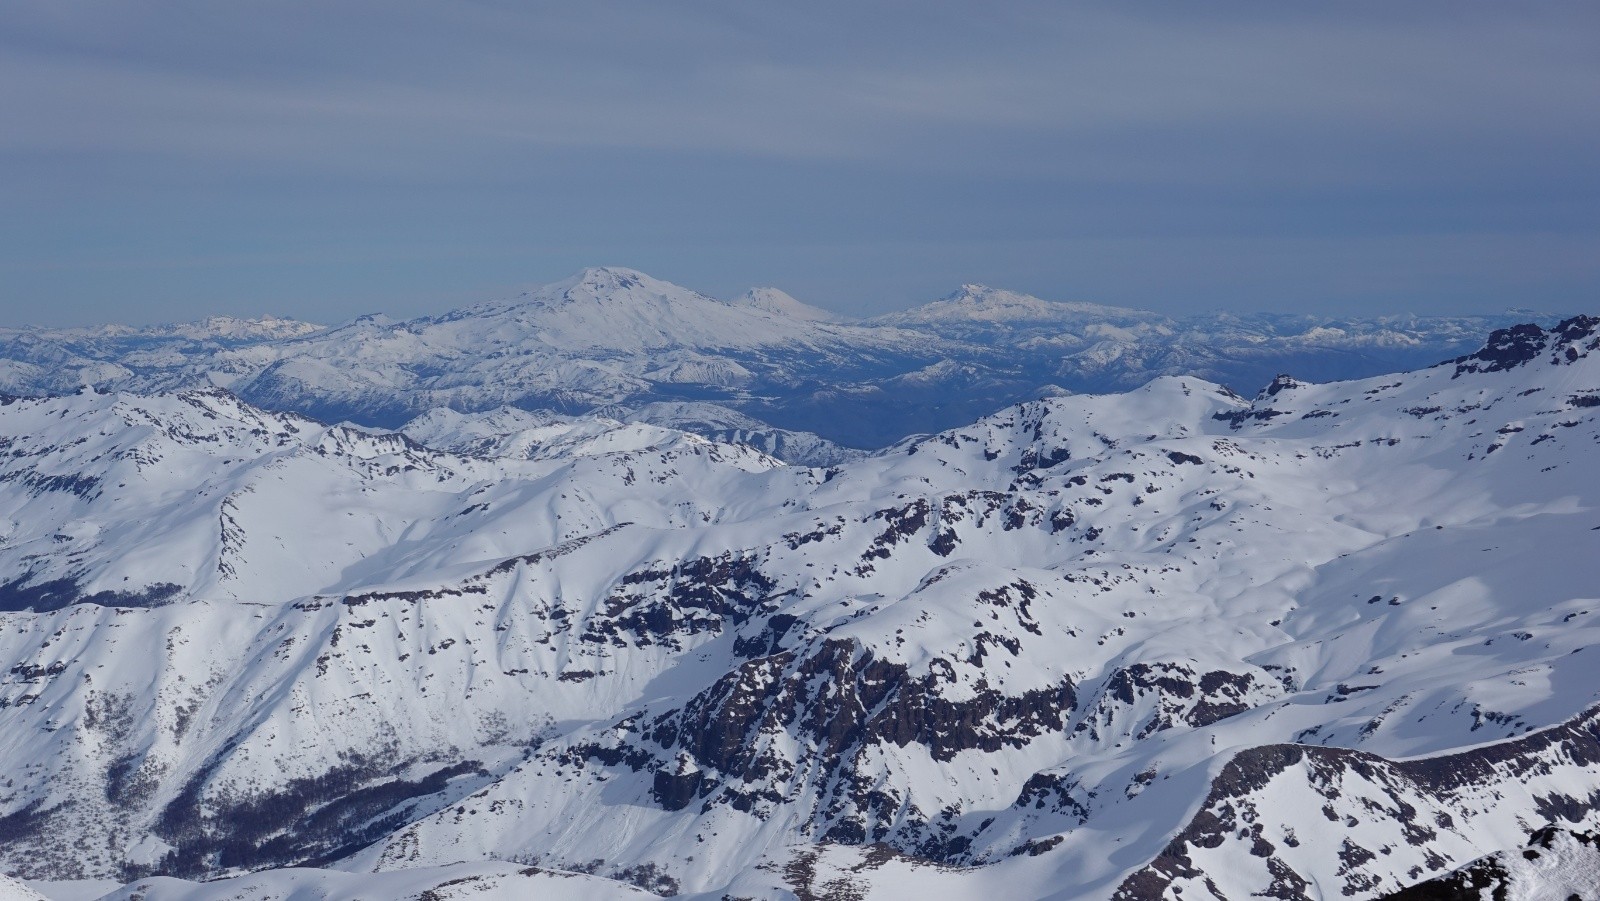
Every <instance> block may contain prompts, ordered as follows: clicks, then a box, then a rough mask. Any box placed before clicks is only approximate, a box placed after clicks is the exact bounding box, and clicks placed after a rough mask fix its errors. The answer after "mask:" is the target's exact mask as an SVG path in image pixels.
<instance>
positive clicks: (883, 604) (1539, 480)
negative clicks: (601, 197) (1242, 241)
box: [0, 276, 1600, 901]
mask: <svg viewBox="0 0 1600 901" xmlns="http://www.w3.org/2000/svg"><path fill="white" fill-rule="evenodd" d="M630 277H631V276H630ZM581 287H582V285H578V284H575V285H572V286H569V287H568V288H566V289H563V290H564V291H576V290H578V289H579V288H581ZM647 287H648V286H647ZM651 290H655V289H654V288H651ZM551 302H552V303H553V302H554V301H551ZM676 302H677V301H675V300H672V299H670V298H669V299H663V300H661V303H663V304H668V305H670V304H672V303H676ZM708 302H709V301H708ZM724 306H725V307H726V308H727V309H728V311H729V312H728V315H729V316H735V315H738V316H743V315H756V314H760V315H763V316H766V315H772V314H770V312H769V308H778V309H780V310H781V309H783V308H784V305H783V304H781V303H778V302H776V301H774V300H773V298H771V297H768V298H766V301H765V302H763V303H762V304H751V305H749V310H746V309H743V308H738V307H734V306H732V305H724ZM1001 306H1003V307H1005V308H1009V307H1010V306H1016V305H1015V304H1009V302H1008V304H1007V305H1001ZM1021 307H1022V308H1023V309H1024V311H1026V310H1027V309H1031V307H1030V306H1029V305H1027V304H1021ZM507 309H508V311H509V312H507V314H506V315H507V316H512V317H515V316H516V315H520V314H519V313H517V312H516V311H515V310H511V308H509V307H508V308H507ZM751 310H753V311H755V312H750V311H751ZM1089 312H1091V313H1093V314H1095V315H1099V312H1098V311H1089ZM1002 313H1003V310H1002V311H1001V312H997V313H996V314H995V317H996V318H1002ZM530 315H531V314H530ZM541 315H543V314H541ZM1028 315H1033V314H1032V313H1029V314H1028ZM796 321H797V322H801V323H804V324H800V325H795V326H794V328H795V329H796V330H797V331H796V334H800V333H801V332H800V331H799V330H801V329H824V328H843V326H837V325H835V324H832V323H827V322H825V321H824V320H821V319H808V320H796ZM593 326H594V324H593V323H588V322H587V321H585V322H579V321H577V320H574V322H573V324H572V327H571V328H572V330H571V331H570V332H561V333H559V336H560V337H559V340H560V341H565V340H569V339H571V340H577V337H576V336H579V335H580V334H582V333H583V331H584V330H585V329H589V328H593ZM543 327H549V328H553V326H548V324H547V325H546V326H543ZM685 327H687V326H685ZM897 327H898V326H897ZM1118 327H1119V328H1123V327H1126V328H1130V329H1131V328H1135V327H1139V326H1138V323H1132V324H1128V325H1126V326H1118ZM351 328H373V329H378V328H380V327H379V326H375V325H358V326H352V327H351ZM381 328H382V329H385V330H388V331H385V332H384V333H383V334H384V335H385V336H386V337H383V338H382V340H381V341H380V342H378V343H379V344H383V345H384V346H387V345H386V344H384V342H391V341H394V342H400V341H404V340H406V339H405V338H404V337H403V336H402V335H401V334H400V333H397V332H394V331H393V330H392V329H391V327H390V326H382V327H381ZM449 328H451V324H450V322H449V321H447V320H438V321H436V322H434V323H433V324H432V325H430V326H429V327H428V328H427V329H421V330H419V331H418V332H416V333H414V334H412V340H414V341H415V342H416V343H417V347H422V346H424V345H427V342H429V341H432V340H433V339H432V338H431V337H430V335H433V334H435V333H434V332H432V331H430V329H444V330H448V329H449ZM326 334H327V333H318V335H324V336H325V335H326ZM805 334H821V333H820V332H805ZM318 335H312V336H310V337H309V338H289V339H286V340H288V341H291V342H294V341H307V340H319V339H318ZM679 337H680V338H681V337H682V336H679ZM375 340H377V339H375ZM553 340H555V339H553ZM674 340H678V339H674ZM797 340H798V339H797ZM557 343H559V341H557ZM1480 343H1481V341H1480ZM283 346H284V345H282V344H276V343H269V344H258V345H251V346H250V348H249V349H248V350H249V352H251V353H257V352H259V353H264V354H265V353H279V352H280V350H279V348H281V347H283ZM372 346H378V345H372ZM430 346H431V345H430ZM1597 351H1600V319H1593V318H1588V317H1577V318H1573V319H1569V320H1566V321H1564V322H1562V323H1561V324H1559V325H1557V326H1555V327H1554V328H1550V329H1544V328H1541V327H1539V326H1536V325H1526V326H1518V327H1515V328H1507V329H1503V330H1499V331H1496V332H1494V333H1493V334H1492V335H1491V336H1490V337H1489V340H1488V342H1487V343H1486V344H1483V345H1482V347H1481V348H1480V349H1479V350H1477V351H1475V352H1473V353H1471V354H1468V355H1465V356H1462V357H1460V358H1458V359H1454V360H1451V361H1450V362H1447V363H1443V364H1440V365H1436V366H1432V367H1429V368H1423V369H1418V370H1415V371H1411V372H1404V373H1400V374H1393V375H1383V376H1378V377H1374V378H1366V379H1360V380H1353V381H1342V382H1330V383H1325V384H1312V383H1309V382H1304V381H1299V380H1296V379H1294V378H1289V377H1279V378H1276V379H1273V380H1271V382H1270V384H1268V385H1267V387H1265V388H1264V389H1262V390H1261V391H1260V393H1259V394H1256V395H1255V396H1254V397H1249V398H1246V397H1241V396H1238V395H1236V394H1234V393H1233V392H1232V391H1230V390H1228V389H1226V388H1223V387H1221V386H1219V385H1217V384H1214V383H1212V382H1209V381H1206V380H1203V379H1201V378H1197V377H1192V376H1183V377H1160V378H1156V379H1154V380H1153V381H1150V382H1149V383H1148V384H1145V385H1144V386H1142V387H1140V388H1137V389H1136V390H1132V391H1129V392H1127V393H1122V394H1107V395H1070V396H1055V397H1048V398H1043V399H1038V400H1033V401H1029V402H1025V403H1021V404H1017V405H1013V406H1010V407H1007V408H1005V409H1001V410H1000V411H999V412H998V413H994V414H992V415H989V416H985V417H983V418H981V419H977V420H976V421H974V422H971V423H970V424H968V425H964V426H960V427H957V428H953V429H949V430H946V431H942V432H938V433H934V434H927V435H920V436H914V437H910V438H907V439H905V440H903V441H901V442H899V443H897V444H895V445H893V446H891V447H888V448H887V449H884V450H882V451H879V452H876V453H874V454H871V455H867V456H860V455H854V456H850V457H849V458H847V459H841V460H840V461H839V462H837V463H836V464H835V465H831V466H819V467H805V466H799V465H788V464H785V463H783V462H781V461H780V460H778V459H777V458H775V457H773V456H771V455H770V454H768V453H765V452H763V451H762V450H760V449H757V447H752V446H749V445H746V444H736V443H730V442H728V441H718V440H712V439H709V438H706V437H704V436H702V435H699V434H691V433H689V432H685V431H682V430H679V429H676V428H673V427H672V426H671V425H670V424H663V423H670V422H671V421H673V420H672V418H673V417H674V416H678V417H684V418H694V417H701V418H709V419H716V418H717V417H724V419H725V418H726V417H727V415H728V414H726V413H719V412H716V411H706V410H702V409H696V408H671V409H666V410H660V409H658V410H657V411H656V413H655V414H654V415H653V416H652V415H646V416H643V417H642V418H638V419H634V418H630V417H629V416H628V415H625V414H624V413H623V412H622V411H618V412H617V414H616V415H608V416H571V415H557V414H552V413H530V412H528V411H526V410H521V409H515V408H507V409H500V408H499V407H496V406H489V407H485V412H478V413H471V414H463V413H458V412H451V410H449V409H445V410H438V409H433V407H439V406H446V407H448V406H450V405H448V404H433V405H432V406H431V407H429V408H428V409H424V410H421V411H419V413H418V415H417V417H415V418H413V419H412V420H411V421H410V424H409V425H407V426H406V428H405V431H404V432H386V431H380V430H377V429H374V428H371V427H370V425H369V426H368V427H358V426H354V425H327V424H324V423H322V422H319V421H316V420H313V419H309V418H306V417H304V416H301V415H299V414H295V413H285V412H269V411H267V410H265V409H263V408H262V407H260V406H258V405H252V404H251V403H248V402H246V401H245V400H241V399H240V398H239V397H238V396H236V395H235V394H233V393H229V392H228V391H225V390H223V389H221V388H216V387H212V388H205V389H193V390H180V391H176V392H172V393H144V394H139V393H125V392H119V391H110V390H106V391H98V390H90V389H85V390H81V391H79V392H77V393H75V394H70V395H66V396H55V397H39V398H10V399H7V400H6V401H5V402H4V403H3V405H0V873H5V874H9V875H10V877H11V881H0V897H18V898H33V897H34V894H33V893H35V892H37V893H39V894H43V895H44V896H45V897H51V893H52V892H53V891H66V890H67V887H69V886H71V885H77V886H80V887H81V886H83V885H92V884H94V883H84V882H77V883H71V882H69V881H71V880H114V881H115V882H117V883H120V884H122V887H121V888H118V889H116V890H113V891H111V893H110V894H109V895H107V896H106V897H109V898H117V899H130V901H131V899H134V898H139V899H143V901H172V899H195V901H198V899H223V898H264V899H285V901H287V899H291V898H292V899H313V898H315V899H354V898H358V897H360V898H378V897H383V898H418V899H445V898H469V897H470V898H480V897H481V898H496V897H505V898H530V897H538V898H642V897H658V896H672V895H676V896H679V897H692V898H703V899H708V901H709V899H724V898H759V899H767V898H796V899H823V898H828V899H916V901H925V899H927V898H1052V899H1118V901H1134V899H1157V898H1162V899H1173V901H1176V899H1186V901H1198V899H1206V898H1215V899H1224V901H1243V899H1248V898H1253V897H1269V898H1279V899H1296V898H1314V899H1344V898H1352V899H1374V898H1383V897H1385V896H1387V895H1389V894H1391V893H1393V892H1396V891H1399V890H1401V889H1404V888H1406V887H1408V886H1414V885H1417V884H1419V883H1423V882H1426V881H1428V880H1432V879H1436V878H1438V877H1445V876H1448V875H1449V874H1451V873H1452V872H1454V871H1457V870H1459V869H1460V868H1463V867H1468V866H1472V865H1475V864H1474V862H1475V861H1479V859H1480V858H1483V857H1484V856H1485V855H1494V854H1507V855H1511V856H1514V857H1516V859H1517V860H1519V861H1520V860H1524V859H1525V858H1524V857H1523V856H1522V850H1523V849H1524V848H1526V847H1529V846H1528V843H1529V841H1530V837H1531V836H1533V837H1535V838H1537V836H1536V833H1538V832H1539V830H1542V829H1546V828H1547V827H1556V828H1557V829H1559V830H1560V831H1561V834H1562V835H1568V834H1570V835H1574V836H1577V835H1587V834H1589V833H1592V832H1594V831H1595V828H1596V826H1597V825H1600V678H1597V676H1600V587H1597V582H1596V579H1595V576H1594V561H1595V559H1597V553H1600V479H1597V478H1596V476H1595V474H1596V473H1597V472H1600V352H1597ZM508 352H509V351H508ZM283 359H284V360H288V359H289V358H287V357H285V358H283ZM294 359H296V360H298V361H299V362H297V363H295V364H294V365H296V366H302V367H310V366H313V365H314V362H313V361H312V360H311V358H308V357H297V358H294ZM285 365H287V364H285ZM315 365H320V364H315ZM747 368H748V367H747ZM298 371H300V372H305V371H307V370H305V369H300V370H298ZM323 373H324V374H325V375H327V378H328V379H333V380H337V378H341V377H342V376H338V374H337V373H336V372H335V371H334V370H332V369H326V370H323ZM279 378H280V382H279V383H280V384H288V381H287V378H288V377H287V374H285V373H284V372H282V371H281V368H280V370H279ZM440 378H444V376H440ZM503 400H510V399H509V398H503ZM514 406H515V405H513V407H514ZM629 412H631V411H629ZM727 421H730V422H731V421H732V420H727ZM813 437H814V436H813ZM1550 834H1552V835H1553V834H1554V833H1550ZM1551 842H1552V844H1551V845H1550V846H1548V847H1547V848H1546V851H1547V852H1548V854H1549V855H1550V856H1551V857H1552V859H1553V860H1556V859H1557V858H1558V860H1556V862H1561V861H1569V859H1570V860H1571V861H1579V863H1573V864H1572V866H1571V867H1568V868H1567V869H1566V870H1560V871H1559V872H1560V873H1567V872H1569V871H1573V867H1577V866H1580V865H1581V861H1580V860H1579V858H1580V857H1581V855H1580V854H1579V852H1578V851H1577V850H1575V847H1576V846H1573V847H1569V844H1571V843H1572V842H1577V843H1578V844H1581V845H1583V847H1585V848H1587V847H1588V843H1587V841H1580V840H1579V839H1576V838H1573V839H1571V840H1570V841H1568V839H1565V838H1563V839H1561V843H1556V841H1555V839H1551ZM1563 866H1565V864H1563ZM1547 869H1551V872H1556V869H1554V868H1547ZM1519 872H1520V871H1519ZM1529 872H1532V871H1531V870H1530V871H1529ZM1558 875H1559V874H1558ZM1535 876H1537V874H1535ZM1535 876H1527V877H1526V878H1525V879H1524V880H1523V881H1524V882H1526V881H1527V880H1528V879H1533V878H1535ZM1518 878H1523V877H1520V876H1519V877H1518ZM1538 878H1543V877H1538ZM1551 878H1552V879H1553V878H1555V877H1551ZM1562 878H1565V877H1564V876H1563V877H1562ZM18 880H27V881H28V882H27V885H24V884H22V883H21V882H19V881H18ZM208 880H211V881H208ZM217 880H219V881H217ZM1519 884H1520V883H1519ZM1530 884H1531V883H1530ZM1552 884H1554V883H1552ZM28 886H32V888H29V887H28ZM56 887H61V888H59V889H58V888H56ZM7 893H9V894H7ZM58 897H65V896H64V895H58ZM1519 897H1520V896H1519ZM1530 897H1536V896H1530ZM1584 897H1589V896H1588V895H1585V896H1584Z"/></svg>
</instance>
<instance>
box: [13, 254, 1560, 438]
mask: <svg viewBox="0 0 1600 901" xmlns="http://www.w3.org/2000/svg"><path fill="white" fill-rule="evenodd" d="M1530 318H1538V317H1532V315H1531V314H1529V313H1527V312H1517V313H1507V314H1504V315H1501V316H1467V317H1432V318H1429V317H1415V316H1393V317H1376V318H1366V319H1329V318H1320V317H1313V316H1306V315H1292V314H1255V315H1235V314H1222V313H1218V314H1207V315H1200V316H1191V317H1186V318H1172V317H1168V316H1163V315H1160V314H1156V313H1150V312H1145V311H1139V310H1129V309H1122V308H1118V307H1107V306H1100V305H1095V304H1084V303H1055V302H1050V301H1044V300H1040V299H1038V298H1034V297H1029V296H1026V295H1022V294H1016V293H1013V292H1009V291H1002V290H997V289H993V288H986V287H983V286H979V285H966V286H963V287H962V288H961V289H960V290H958V291H957V292H955V293H954V294H952V295H950V296H949V297H947V298H945V299H942V300H938V301H935V302H933V303H930V304H927V305H924V306H921V307H918V308H915V309H912V310H907V311H904V312H900V313H893V314H889V315H886V316H879V317H877V318H874V319H867V320H860V321H845V320H844V319H843V318H842V317H839V316H837V315H834V314H832V313H829V312H827V311H824V310H820V309H817V308H815V307H811V306H808V305H806V304H803V303H801V302H799V301H797V300H795V299H794V298H792V297H790V296H788V295H787V294H784V293H783V292H781V291H778V290H776V289H772V288H758V289H754V290H752V291H749V292H747V293H745V294H744V295H741V296H739V297H737V298H734V299H732V300H728V301H722V300H717V299H714V298H711V297H707V296H705V295H703V294H700V293H697V292H695V291H691V290H688V289H686V288H681V287H679V286H677V285H673V284H670V283H667V282H663V281H660V280H658V279H654V278H651V277H650V276H647V275H645V274H643V273H640V272H636V271H633V270H630V269H621V268H596V269H587V270H584V271H583V272H580V273H578V274H577V275H575V276H573V277H572V278H569V279H567V280H565V281H562V282H557V283H555V284H552V285H548V286H546V287H544V288H540V289H538V290H536V291H532V292H529V293H527V294H524V295H521V296H519V297H515V298H512V299H510V300H504V301H496V302H491V303H485V304H481V305H478V306H473V307H468V308H465V309H461V310H456V311H454V312H450V313H446V314H443V315H439V316H425V317H421V318H417V319H410V320H405V321H392V320H390V319H388V318H386V317H382V316H368V317H362V318H360V319H357V320H355V321H353V322H350V323H346V324H344V325H340V326H336V327H331V328H323V327H319V326H315V325H311V324H308V323H302V322H294V321H289V320H280V319H262V320H237V319H221V318H219V319H211V320H206V321H205V322H202V323H196V324H190V325H179V326H169V327H158V328H146V329H128V328H121V327H100V328H92V329H16V328H13V329H0V391H4V392H9V393H11V394H17V395H39V394H64V393H71V392H73V391H75V390H77V389H78V388H80V387H82V386H84V385H93V386H95V387H97V388H99V389H101V390H118V391H135V392H144V393H148V392H155V391H172V390H182V389H187V388H197V387H208V386H216V387H225V388H227V389H229V390H230V391H232V392H233V393H235V394H237V395H238V396H239V397H241V398H243V399H245V400H247V401H248V402H250V403H252V404H255V405H258V406H261V407H264V408H268V409H273V410H281V411H288V412H298V413H303V414H306V415H310V416H314V417H316V418H319V419H322V420H325V421H330V422H338V421H349V422H352V423H357V424H362V425H367V426H379V427H389V428H394V427H399V426H401V425H403V424H404V423H406V422H408V421H410V420H412V419H414V418H416V417H417V416H420V415H423V414H425V413H427V412H428V411H430V410H432V409H435V408H440V407H443V408H449V409H454V410H458V411H462V412H480V411H489V410H494V409H497V408H501V407H506V406H510V407H516V408H521V409H525V410H538V411H548V412H553V413H560V414H568V415H572V414H586V413H589V412H591V411H594V410H596V409H600V410H601V411H603V412H604V414H605V415H608V416H611V417H612V418H618V417H621V418H628V417H629V416H642V417H645V418H650V417H652V416H658V415H668V414H667V413H666V412H664V411H667V410H678V411H680V412H681V411H684V410H690V409H692V410H694V411H696V412H694V413H693V414H690V415H688V416H687V417H686V418H681V417H680V418H679V419H677V420H673V422H676V423H677V424H679V425H680V426H681V425H690V427H691V429H694V430H700V429H699V426H698V425H693V424H692V423H696V422H702V421H703V422H704V424H705V426H706V429H705V430H703V431H700V433H701V434H703V435H706V436H707V437H718V436H722V437H726V435H727V433H728V430H729V429H733V430H736V431H742V432H745V433H750V434H760V435H762V436H764V437H761V438H759V439H757V441H758V443H760V442H762V441H765V442H766V444H765V445H764V449H766V450H769V451H771V452H775V453H778V454H779V455H780V456H782V455H785V454H786V453H788V452H789V451H790V450H791V449H793V452H794V453H796V454H800V456H789V457H786V458H787V459H791V460H792V461H794V462H826V461H828V460H830V459H835V458H836V459H843V458H842V457H838V456H837V454H838V452H837V451H835V450H833V449H832V446H833V445H839V446H842V447H844V448H857V449H872V448H877V447H882V446H886V445H888V444H891V443H893V442H895V441H898V440H900V439H901V438H904V437H906V436H908V435H911V434H917V433H926V432H933V431H938V430H941V429H945V428H950V427H953V426H956V425H959V424H961V423H963V422H968V421H971V420H972V419H974V418H976V417H978V416H981V415H984V414H986V413H988V412H991V411H992V410H994V409H997V408H999V407H1001V406H1004V405H1005V404H1008V403H1015V402H1019V401H1024V400H1032V399H1037V398H1040V397H1048V396H1056V395H1061V394H1066V393H1075V392H1084V391H1119V390H1127V389H1130V388H1134V387H1137V386H1138V385H1141V384H1143V383H1145V382H1146V381H1148V380H1150V379H1151V378H1154V377H1157V376H1163V375H1190V376H1195V377H1199V378H1204V379H1207V380H1210V381H1213V382H1217V383H1219V384H1223V385H1226V386H1229V387H1231V388H1233V389H1234V390H1238V391H1243V392H1251V391H1254V389H1255V388H1256V387H1258V386H1259V385H1261V384H1265V383H1266V382H1267V381H1269V380H1270V379H1271V378H1272V377H1273V376H1274V375H1276V374H1278V373H1280V372H1288V373H1293V374H1295V375H1297V376H1299V377H1301V378H1305V379H1310V380H1313V381H1326V380H1333V379H1344V378H1358V377H1364V376H1368V375H1374V374H1377V373H1382V372H1390V371H1396V370H1403V369H1410V368H1415V367H1417V366H1424V365H1428V364H1431V363H1435V362H1438V361H1439V360H1441V359H1445V358H1447V357H1452V356H1456V355H1459V354H1461V353H1465V352H1467V351H1468V350H1470V349H1472V347H1474V346H1476V344H1477V342H1479V341H1481V339H1482V336H1483V335H1484V334H1487V333H1488V332H1489V331H1490V330H1491V329H1494V328H1498V327H1503V326H1506V325H1510V324H1512V323H1514V322H1517V321H1527V320H1529V319H1530ZM1544 321H1552V320H1551V318H1550V317H1544ZM662 404H666V405H671V406H669V407H663V406H660V405H662ZM685 405H691V406H685ZM718 408H720V409H718ZM642 410H650V411H654V412H639V413H633V412H631V411H642ZM671 415H673V416H676V415H677V414H671ZM732 423H739V424H738V425H732ZM786 436H793V437H786ZM818 441H824V442H826V444H818V443H817V442H818ZM816 448H821V449H822V452H821V454H820V455H813V456H805V454H806V453H809V450H807V449H816Z"/></svg>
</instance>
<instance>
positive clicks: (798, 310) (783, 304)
mask: <svg viewBox="0 0 1600 901" xmlns="http://www.w3.org/2000/svg"><path fill="white" fill-rule="evenodd" d="M728 305H729V306H732V307H747V308H749V309H753V310H762V311H764V312H768V313H776V314H778V315H779V316H787V317H789V318H790V319H803V320H806V321H809V322H836V321H838V320H839V319H840V316H839V315H838V314H837V313H833V312H830V311H828V310H824V309H822V308H820V307H814V306H812V305H810V304H808V303H802V302H801V301H798V300H795V299H794V298H793V297H791V296H790V295H789V294H787V293H785V292H783V291H780V290H778V289H777V288H751V289H750V290H748V291H746V292H744V293H743V294H740V295H739V296H738V297H735V298H733V299H732V300H730V301H728Z"/></svg>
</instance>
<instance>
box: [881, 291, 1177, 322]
mask: <svg viewBox="0 0 1600 901" xmlns="http://www.w3.org/2000/svg"><path fill="white" fill-rule="evenodd" d="M873 321H875V322H881V323H885V324H889V325H896V326H914V325H933V326H937V327H940V328H962V327H972V326H996V325H1024V326H1027V325H1031V326H1040V325H1053V326H1057V327H1063V328H1071V327H1074V326H1077V327H1082V326H1084V325H1110V326H1117V327H1127V326H1132V325H1153V326H1170V325H1171V324H1172V320H1171V319H1169V318H1168V317H1166V316H1162V315H1160V314H1157V313H1150V312H1146V311H1144V310H1130V309H1126V308H1123V307H1108V306H1104V305H1102V304H1095V303H1081V302H1079V303H1063V302H1060V301H1048V300H1040V299H1039V298H1037V297H1034V296H1032V295H1029V294H1020V293H1018V292H1016V291H1006V290H1002V289H999V288H991V287H989V286H987V285H962V286H961V287H960V288H958V289H957V290H956V291H955V292H954V293H952V294H950V295H948V296H946V297H943V298H940V299H939V300H936V301H933V302H932V303H927V304H923V305H922V306H919V307H913V308H912V309H909V310H905V311H903V312H899V313H889V314H887V315H884V316H879V317H877V318H876V319H874V320H873Z"/></svg>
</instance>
